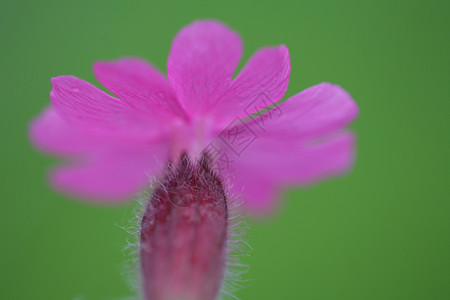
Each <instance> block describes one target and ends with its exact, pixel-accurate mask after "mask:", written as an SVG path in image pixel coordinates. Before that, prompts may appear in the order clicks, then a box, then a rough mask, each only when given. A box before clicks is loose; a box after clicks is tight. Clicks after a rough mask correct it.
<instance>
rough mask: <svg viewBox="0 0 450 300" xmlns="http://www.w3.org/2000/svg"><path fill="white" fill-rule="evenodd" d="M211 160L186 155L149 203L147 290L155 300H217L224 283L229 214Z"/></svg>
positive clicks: (143, 248)
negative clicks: (197, 159) (194, 158)
mask: <svg viewBox="0 0 450 300" xmlns="http://www.w3.org/2000/svg"><path fill="white" fill-rule="evenodd" d="M226 200H227V199H226V196H225V193H224V189H223V186H222V182H221V180H220V179H219V177H217V176H216V174H215V173H214V172H213V171H212V170H211V168H210V163H209V161H208V158H207V157H206V155H205V156H203V157H202V158H201V159H200V161H198V162H197V161H192V160H190V159H189V158H188V156H186V155H183V157H182V158H181V160H180V162H179V163H178V165H176V166H172V165H170V164H169V166H168V168H167V175H166V178H165V179H164V180H162V182H160V183H159V184H158V185H157V186H156V187H155V191H154V193H153V195H152V196H151V198H150V199H149V201H148V203H147V205H146V208H145V212H144V215H143V218H142V223H141V229H140V249H139V253H140V261H141V273H142V289H143V294H144V297H145V299H151V300H173V299H183V300H213V299H216V297H217V294H218V292H219V290H220V287H221V285H222V282H223V278H224V272H225V262H226V245H227V238H228V209H227V202H226Z"/></svg>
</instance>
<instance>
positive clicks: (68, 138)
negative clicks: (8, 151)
mask: <svg viewBox="0 0 450 300" xmlns="http://www.w3.org/2000/svg"><path fill="white" fill-rule="evenodd" d="M29 132H30V139H31V141H32V143H33V144H34V145H35V146H36V147H37V148H38V149H39V150H41V151H44V152H47V153H50V154H55V155H75V154H81V153H89V152H90V151H94V150H99V149H106V148H109V147H112V146H113V145H114V144H116V145H117V144H118V143H120V142H122V143H123V141H119V140H118V139H117V138H111V137H104V136H98V135H92V134H88V133H85V132H82V131H80V130H77V129H76V128H74V127H73V126H70V125H69V124H68V123H67V122H66V121H64V120H63V119H62V118H61V117H60V116H59V114H58V113H57V112H56V111H55V110H54V109H53V108H52V107H47V108H45V109H44V110H43V111H42V112H41V114H40V115H39V116H38V117H36V118H35V119H34V120H33V121H32V122H31V124H30V128H29Z"/></svg>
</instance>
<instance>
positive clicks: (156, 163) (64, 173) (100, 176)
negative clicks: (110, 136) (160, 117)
mask: <svg viewBox="0 0 450 300" xmlns="http://www.w3.org/2000/svg"><path fill="white" fill-rule="evenodd" d="M163 145H164V144H160V145H153V148H152V147H148V149H145V151H143V149H141V148H131V149H128V150H127V151H125V150H124V149H122V151H120V152H119V151H117V149H115V150H114V151H113V152H110V153H97V154H96V155H95V156H93V157H90V159H88V160H86V161H84V164H82V165H75V166H63V167H57V168H55V169H54V170H53V171H52V172H51V174H50V179H51V182H52V184H53V185H54V186H55V187H56V188H57V189H58V190H61V191H63V192H67V193H69V194H72V195H75V196H79V197H83V198H86V199H90V200H94V201H99V202H119V201H122V200H126V199H129V198H130V197H132V196H134V195H135V194H136V193H138V192H139V191H140V190H141V189H142V188H144V187H145V186H146V185H147V184H148V183H149V179H150V176H153V175H157V172H158V170H159V169H160V167H161V164H163V163H165V153H166V151H167V149H166V148H165V147H164V146H163Z"/></svg>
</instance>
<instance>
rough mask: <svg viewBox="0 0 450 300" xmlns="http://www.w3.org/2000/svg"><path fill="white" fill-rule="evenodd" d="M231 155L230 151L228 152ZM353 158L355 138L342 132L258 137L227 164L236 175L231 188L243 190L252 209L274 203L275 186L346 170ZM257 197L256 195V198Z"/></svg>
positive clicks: (292, 184) (309, 182)
mask: <svg viewBox="0 0 450 300" xmlns="http://www.w3.org/2000/svg"><path fill="white" fill-rule="evenodd" d="M229 155H232V154H229ZM353 160H354V138H353V135H352V134H351V133H342V134H339V135H336V136H333V137H329V138H328V139H326V140H322V141H320V142H318V141H316V142H315V143H312V142H302V141H292V140H284V139H283V138H282V137H280V138H265V139H263V138H259V139H257V140H255V142H254V143H252V144H251V145H250V146H249V147H248V148H247V149H246V150H245V151H244V152H243V153H242V154H241V156H240V157H235V161H234V162H233V163H232V164H231V165H230V168H229V170H228V174H229V176H231V177H235V179H236V180H235V182H234V186H233V192H234V193H239V192H240V191H242V193H243V194H244V195H245V196H246V197H247V198H246V202H245V203H246V207H247V209H249V210H250V211H252V212H255V213H258V212H260V211H263V212H266V211H269V210H270V209H271V208H273V207H274V206H275V204H274V203H273V202H274V201H276V196H277V195H276V190H277V189H279V188H282V187H289V186H297V185H307V184H312V183H314V182H316V181H318V180H320V179H323V178H324V177H328V176H333V175H337V174H340V173H343V172H346V171H347V170H348V169H349V168H350V167H351V166H352V164H353ZM256 197H258V198H256Z"/></svg>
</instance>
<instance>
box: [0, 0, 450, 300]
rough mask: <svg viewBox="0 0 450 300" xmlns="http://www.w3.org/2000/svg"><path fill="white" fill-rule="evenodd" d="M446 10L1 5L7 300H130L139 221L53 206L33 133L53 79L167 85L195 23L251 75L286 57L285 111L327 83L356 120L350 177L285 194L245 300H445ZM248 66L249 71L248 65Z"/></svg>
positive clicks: (430, 4) (1, 253) (119, 211)
mask: <svg viewBox="0 0 450 300" xmlns="http://www.w3.org/2000/svg"><path fill="white" fill-rule="evenodd" d="M449 12H450V10H449V2H448V1H292V2H287V1H258V2H249V1H247V2H245V1H222V2H220V3H219V2H217V3H215V2H213V1H209V2H198V1H185V2H181V1H180V2H178V3H177V2H173V1H158V2H151V1H142V2H132V1H126V2H125V1H123V2H119V1H103V2H94V1H4V0H3V1H1V4H0V34H1V36H0V38H1V39H0V43H1V48H0V54H1V55H0V61H1V71H0V72H1V73H0V76H1V77H0V79H1V81H0V82H1V97H2V99H1V101H0V105H1V113H2V116H1V118H0V122H1V131H2V141H1V147H0V151H1V156H0V158H1V170H2V172H1V173H0V177H1V180H0V182H1V189H0V191H1V201H0V209H1V210H0V212H1V216H0V220H1V226H0V236H1V241H2V242H1V243H2V244H1V248H0V263H1V265H0V267H1V270H0V271H1V273H0V285H1V289H0V298H2V299H48V300H49V299H58V300H61V299H87V300H98V299H123V298H125V297H127V296H130V295H132V294H131V292H130V290H129V288H128V286H127V284H126V278H125V276H124V275H123V274H122V273H123V270H124V262H125V261H126V259H127V257H126V256H125V255H124V253H123V252H122V248H124V246H125V244H126V242H125V241H126V239H127V238H128V237H129V235H128V234H127V233H126V232H124V231H123V230H122V229H121V228H119V227H118V226H116V225H115V224H119V225H126V224H127V220H128V219H129V218H130V217H131V215H132V213H131V212H132V210H133V207H134V205H133V204H128V205H123V206H118V207H101V206H91V205H86V204H85V203H80V202H77V201H76V200H74V199H69V198H66V197H65V196H62V195H60V194H57V193H56V192H54V191H52V190H51V189H50V188H49V187H48V186H47V184H46V179H45V174H46V170H47V169H48V168H49V166H50V165H51V164H52V163H54V162H55V161H54V160H53V159H51V158H49V157H45V156H43V155H41V154H38V153H36V152H35V151H34V150H33V149H32V148H31V146H30V145H29V143H28V141H27V134H26V131H27V124H28V122H29V120H30V119H31V118H32V117H33V116H35V115H36V114H38V113H39V112H40V110H41V109H42V108H43V107H44V106H45V105H46V104H47V103H48V102H49V100H48V93H49V91H50V88H51V86H50V81H49V79H50V77H52V76H56V75H62V74H72V75H76V76H79V77H81V78H83V79H86V80H88V81H91V82H95V83H96V84H97V82H96V80H95V78H94V76H93V74H92V71H91V65H92V63H93V62H94V61H95V60H98V59H114V58H118V57H120V56H124V55H137V56H142V57H145V58H147V59H148V60H150V61H152V62H153V63H154V64H155V65H156V66H158V67H159V68H161V69H162V70H165V61H166V58H167V55H168V51H169V47H170V43H171V39H172V38H173V36H174V35H175V34H176V32H177V31H178V30H179V29H180V28H181V27H182V26H184V25H186V24H188V23H190V22H191V21H193V20H194V19H198V18H217V19H220V20H222V21H224V22H226V23H228V24H229V25H230V26H231V27H232V28H234V29H235V30H237V31H238V32H240V33H241V34H242V36H243V39H244V43H245V55H244V61H245V60H246V59H248V57H249V56H250V55H251V53H253V52H254V51H255V50H256V49H257V48H259V47H261V46H264V45H277V44H282V43H284V44H286V45H287V46H288V47H289V49H290V53H291V59H292V73H291V80H290V85H289V89H288V92H287V95H286V96H290V95H293V94H295V93H296V92H298V91H300V90H302V89H304V88H306V87H308V86H311V85H313V84H316V83H318V82H322V81H330V82H333V83H338V84H340V85H342V86H343V87H345V88H346V89H347V90H348V91H350V93H351V94H352V95H353V97H354V98H355V99H356V101H357V102H358V104H359V106H360V109H361V115H360V117H359V119H358V120H357V121H356V122H355V124H354V125H353V126H352V128H353V129H354V130H355V132H356V134H357V135H358V159H357V163H356V166H355V168H354V170H353V171H352V172H351V173H350V174H348V175H346V176H343V177H340V178H337V179H332V180H328V181H326V182H323V183H320V184H318V185H316V186H313V187H310V188H307V189H303V190H292V191H288V192H286V193H285V194H284V197H283V201H282V205H280V209H279V211H278V212H277V213H276V214H275V215H274V216H272V217H271V218H269V219H266V220H258V221H252V222H251V230H250V232H249V237H248V241H249V243H250V244H251V245H252V246H253V248H254V249H255V250H254V253H253V255H252V256H251V257H250V258H248V259H246V260H245V261H246V262H248V263H250V265H251V270H250V272H249V273H248V274H247V275H246V278H247V279H249V282H247V283H246V285H247V287H246V288H245V289H243V290H241V291H240V292H238V293H237V296H239V297H240V298H241V299H243V300H245V299H450V257H449V253H450V234H449V233H450V232H449V228H450V221H449V220H450V205H449V199H450V193H449V177H450V176H449V167H450V166H449V157H448V155H449V146H450V144H449V112H450V110H449V109H450V107H449V100H450V99H449V85H450V84H449V67H450V66H449V53H450V51H449V50H450V49H449V36H448V34H449V31H450V26H449V24H450V23H449ZM241 66H242V63H241Z"/></svg>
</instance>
